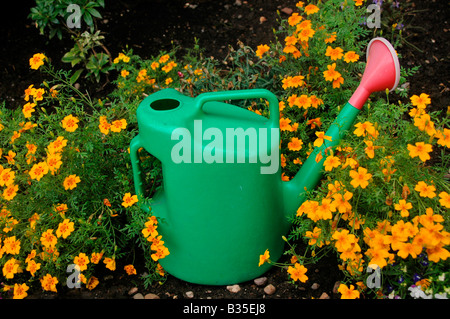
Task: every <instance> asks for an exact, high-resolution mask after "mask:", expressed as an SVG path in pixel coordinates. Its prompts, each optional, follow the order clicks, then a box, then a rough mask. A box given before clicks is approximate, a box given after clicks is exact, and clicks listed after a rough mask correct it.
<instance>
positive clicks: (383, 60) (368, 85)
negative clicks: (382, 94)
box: [349, 38, 400, 109]
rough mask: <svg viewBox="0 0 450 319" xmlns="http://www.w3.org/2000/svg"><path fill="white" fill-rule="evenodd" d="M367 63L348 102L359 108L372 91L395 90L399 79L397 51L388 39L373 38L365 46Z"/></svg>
mask: <svg viewBox="0 0 450 319" xmlns="http://www.w3.org/2000/svg"><path fill="white" fill-rule="evenodd" d="M366 55H367V64H366V68H365V70H364V74H363V77H362V79H361V83H360V84H359V86H358V88H357V89H356V91H355V93H353V95H352V97H351V98H350V100H349V103H350V104H351V105H353V106H354V107H356V108H357V109H361V108H362V107H363V105H364V103H365V102H366V101H367V99H368V98H369V95H370V94H371V93H373V92H378V91H383V90H386V89H389V90H390V91H393V90H395V88H396V87H397V85H398V82H399V80H400V63H399V61H398V57H397V53H396V52H395V50H394V48H393V47H392V45H391V44H390V43H389V41H388V40H386V39H384V38H374V39H372V40H371V41H370V42H369V45H368V46H367V54H366Z"/></svg>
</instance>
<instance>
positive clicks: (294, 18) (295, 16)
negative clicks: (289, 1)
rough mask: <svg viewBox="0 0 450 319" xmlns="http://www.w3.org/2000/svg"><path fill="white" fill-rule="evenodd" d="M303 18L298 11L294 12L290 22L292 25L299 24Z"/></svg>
mask: <svg viewBox="0 0 450 319" xmlns="http://www.w3.org/2000/svg"><path fill="white" fill-rule="evenodd" d="M301 20H302V17H301V16H300V15H299V14H298V12H294V13H293V14H292V15H291V16H290V17H289V18H288V23H289V25H290V26H294V25H296V24H298V23H299V22H300V21H301Z"/></svg>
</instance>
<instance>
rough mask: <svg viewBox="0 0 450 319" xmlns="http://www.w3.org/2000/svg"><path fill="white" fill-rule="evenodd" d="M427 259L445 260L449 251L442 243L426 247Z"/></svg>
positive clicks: (434, 260) (448, 255) (449, 254)
mask: <svg viewBox="0 0 450 319" xmlns="http://www.w3.org/2000/svg"><path fill="white" fill-rule="evenodd" d="M427 255H428V259H429V260H431V261H433V262H435V263H438V262H439V261H440V260H441V259H442V260H446V259H447V258H449V257H450V252H449V251H448V250H447V249H445V248H444V244H438V245H436V246H434V247H430V248H427Z"/></svg>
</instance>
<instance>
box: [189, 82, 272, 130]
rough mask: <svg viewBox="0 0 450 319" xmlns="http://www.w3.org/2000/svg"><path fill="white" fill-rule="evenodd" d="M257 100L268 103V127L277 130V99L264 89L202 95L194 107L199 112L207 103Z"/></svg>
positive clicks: (198, 97) (196, 100) (197, 98)
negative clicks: (261, 99)
mask: <svg viewBox="0 0 450 319" xmlns="http://www.w3.org/2000/svg"><path fill="white" fill-rule="evenodd" d="M257 98H263V99H266V100H267V101H268V102H269V111H270V115H269V122H270V127H274V128H278V127H279V126H280V109H279V105H278V99H277V97H276V96H275V94H273V93H272V92H270V91H269V90H266V89H248V90H232V91H218V92H207V93H202V94H200V95H198V96H197V97H196V98H195V103H196V104H195V105H196V107H197V108H198V109H199V110H201V109H202V108H203V106H204V104H205V103H207V102H213V101H216V102H219V101H225V100H245V99H257Z"/></svg>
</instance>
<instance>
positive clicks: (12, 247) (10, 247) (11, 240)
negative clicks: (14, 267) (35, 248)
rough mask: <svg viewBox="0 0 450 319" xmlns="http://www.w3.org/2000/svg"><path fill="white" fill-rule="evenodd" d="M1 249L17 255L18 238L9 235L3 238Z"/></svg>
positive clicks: (18, 247)
mask: <svg viewBox="0 0 450 319" xmlns="http://www.w3.org/2000/svg"><path fill="white" fill-rule="evenodd" d="M3 249H4V251H5V252H6V253H7V254H11V255H18V254H19V253H20V240H19V239H16V236H11V237H7V238H5V240H3Z"/></svg>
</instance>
